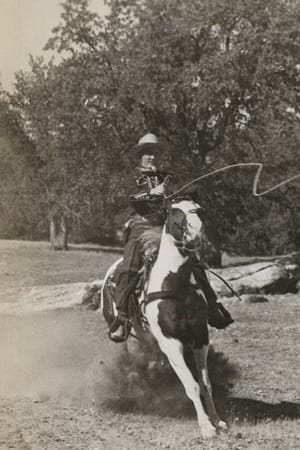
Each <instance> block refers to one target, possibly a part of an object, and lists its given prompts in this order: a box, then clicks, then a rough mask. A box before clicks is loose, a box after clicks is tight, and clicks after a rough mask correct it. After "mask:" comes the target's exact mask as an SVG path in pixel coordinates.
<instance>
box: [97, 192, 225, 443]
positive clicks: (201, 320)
mask: <svg viewBox="0 0 300 450" xmlns="http://www.w3.org/2000/svg"><path fill="white" fill-rule="evenodd" d="M199 210H200V207H199V205H198V204H197V203H195V202H193V201H191V200H177V201H175V202H173V203H172V204H171V206H170V208H169V211H168V216H167V220H166V224H165V226H164V228H163V232H162V235H161V240H160V246H159V252H158V256H157V259H156V261H155V263H154V265H153V267H152V269H151V270H150V273H149V276H148V280H147V281H146V283H145V288H144V292H143V294H142V295H140V298H139V299H138V302H139V304H140V309H141V310H142V311H143V315H144V318H145V319H146V321H147V324H148V325H147V326H148V329H149V331H150V333H151V334H152V335H153V336H154V338H155V339H156V340H157V342H158V345H159V347H160V349H161V350H162V351H163V353H164V354H165V355H166V356H167V358H168V360H169V363H170V365H171V366H172V368H173V369H174V371H175V372H176V374H177V376H178V378H179V379H180V381H181V382H182V384H183V386H184V388H185V391H186V394H187V396H188V397H189V398H190V399H191V400H192V402H193V404H194V406H195V409H196V413H197V418H198V423H199V426H200V431H201V434H202V436H203V437H204V438H211V437H213V436H214V435H215V434H216V431H217V429H218V428H222V429H225V428H226V424H225V423H224V422H223V421H221V420H220V418H219V416H218V414H217V412H216V409H215V406H214V402H213V398H212V390H211V384H210V380H209V376H208V369H207V355H208V349H209V336H208V326H207V308H206V302H205V296H204V293H203V291H202V290H201V288H199V286H198V285H196V282H195V280H194V277H193V275H192V265H193V262H192V259H193V256H194V253H195V252H196V251H198V250H199V248H201V244H202V241H203V234H204V233H203V222H202V221H201V218H200V216H199ZM119 262H120V261H117V262H116V263H115V264H114V265H113V266H112V267H111V268H110V269H109V270H108V272H107V274H106V276H105V279H104V282H103V287H102V298H101V300H102V301H101V307H102V311H103V314H104V317H105V318H106V320H107V322H108V323H111V322H112V320H113V319H114V317H115V315H116V309H115V306H114V305H113V301H112V298H111V297H112V296H111V292H112V291H111V288H110V286H111V279H112V274H113V272H114V270H115V268H116V266H117V264H118V263H119ZM193 285H194V288H193ZM186 347H190V348H191V349H192V353H193V356H194V362H195V365H196V368H197V374H198V377H197V378H198V380H197V381H196V380H195V378H194V376H193V374H192V372H191V370H190V368H189V367H188V366H187V364H186V361H185V358H184V349H185V348H186ZM200 395H201V397H202V398H203V399H204V401H205V404H206V409H207V413H208V415H207V414H206V413H205V411H204V408H203V405H202V402H201V399H200Z"/></svg>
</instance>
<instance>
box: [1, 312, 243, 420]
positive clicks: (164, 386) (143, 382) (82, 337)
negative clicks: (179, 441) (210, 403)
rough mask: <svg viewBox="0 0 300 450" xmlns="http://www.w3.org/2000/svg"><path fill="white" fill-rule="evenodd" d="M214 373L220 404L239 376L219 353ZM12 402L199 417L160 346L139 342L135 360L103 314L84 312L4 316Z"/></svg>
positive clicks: (6, 385)
mask: <svg viewBox="0 0 300 450" xmlns="http://www.w3.org/2000/svg"><path fill="white" fill-rule="evenodd" d="M132 346H134V348H132ZM186 357H187V359H188V358H189V355H186ZM209 367H210V369H211V370H210V373H211V381H212V384H213V389H214V392H215V397H216V400H217V403H218V401H219V404H220V401H223V400H224V399H226V397H227V395H228V393H229V392H230V389H231V387H232V384H233V381H234V379H235V378H236V377H237V374H238V371H237V369H236V368H235V367H233V366H231V365H230V364H229V362H228V361H227V359H226V358H225V357H224V355H222V354H221V353H216V352H214V350H213V349H212V351H211V352H210V355H209ZM12 396H14V397H29V398H31V399H32V400H33V401H34V402H46V401H56V402H60V403H61V404H62V405H64V406H68V405H69V404H70V403H72V404H73V403H76V404H79V405H80V406H84V407H89V406H91V405H93V407H98V408H99V409H101V408H105V407H106V408H109V409H112V410H116V411H124V412H125V411H126V412H127V411H137V410H138V411H141V412H143V413H155V414H159V415H162V416H164V415H168V416H174V417H176V416H177V417H178V416H191V417H194V411H193V407H192V405H191V402H190V401H189V400H188V399H187V397H186V395H185V392H184V390H183V387H182V385H181V384H180V383H179V381H178V379H177V377H176V375H175V374H174V372H173V370H172V369H171V368H170V366H169V364H168V362H167V361H166V358H165V357H164V355H163V354H162V353H161V352H160V351H159V349H158V347H157V346H155V345H152V344H151V345H150V346H141V345H140V344H139V343H137V342H133V343H131V348H130V353H129V354H128V353H126V352H124V351H123V348H122V345H120V344H114V343H112V342H110V341H109V340H108V338H107V336H106V325H105V324H104V321H103V319H102V318H101V316H100V314H98V313H95V312H91V311H86V310H84V311H83V310H82V309H80V308H77V309H69V310H60V311H52V312H47V313H46V312H45V313H36V314H31V315H24V316H4V315H2V316H0V397H12Z"/></svg>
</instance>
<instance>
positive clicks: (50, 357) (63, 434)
mask: <svg viewBox="0 0 300 450" xmlns="http://www.w3.org/2000/svg"><path fill="white" fill-rule="evenodd" d="M30 248H31V247H30ZM34 252H37V253H38V250H37V248H35V247H34ZM14 253H15V248H14ZM25 253H26V252H25ZM5 255H6V260H7V261H10V260H11V256H10V251H7V252H6V253H5ZM26 255H27V256H26V258H25V260H26V268H23V269H22V267H21V266H22V264H23V265H24V263H23V262H22V264H21V263H20V265H19V267H18V271H17V273H18V274H19V277H22V273H23V272H26V273H29V272H30V270H32V273H34V274H35V277H36V278H35V282H34V283H33V282H31V281H30V280H29V278H26V277H25V278H26V279H27V280H29V281H28V282H27V284H28V285H30V282H31V283H32V284H35V285H38V284H39V279H38V265H37V261H36V260H35V262H34V264H35V269H34V270H33V269H30V268H29V267H28V266H30V259H31V258H30V255H29V254H28V253H26ZM47 258H48V256H47ZM55 258H59V256H57V255H56V256H55ZM62 258H64V261H62V263H61V264H62V265H63V267H66V264H69V267H70V271H72V275H71V276H70V282H79V281H88V280H87V279H83V278H81V279H80V278H79V277H80V264H79V265H78V269H76V264H75V260H76V258H77V259H78V258H79V259H80V260H82V258H83V259H84V260H85V259H86V260H87V259H88V257H87V255H81V254H80V255H79V254H78V255H74V254H72V255H70V256H69V258H70V259H72V263H70V260H69V262H68V263H66V261H65V258H68V257H67V256H66V255H63V256H62ZM92 258H94V261H93V264H94V263H95V260H96V255H94V256H93V257H92ZM97 258H102V259H101V260H102V261H103V265H104V266H105V265H106V262H107V261H106V258H107V256H106V255H105V256H103V255H102V256H101V255H97ZM108 258H109V259H110V260H111V259H113V256H109V257H108ZM43 259H44V260H45V254H44V256H43ZM73 260H74V261H73ZM9 264H10V263H9ZM47 264H48V263H47ZM10 267H11V268H12V267H13V266H12V265H10ZM47 267H48V270H49V271H51V264H49V265H48V266H47ZM75 270H77V271H78V273H77V274H76V273H75ZM55 271H56V272H57V273H59V270H58V266H57V264H56V267H55ZM85 271H86V272H88V268H87V267H85ZM9 273H11V274H12V273H13V269H11V270H10V272H9ZM100 275H103V274H100ZM56 276H57V277H58V278H59V276H58V275H56ZM10 277H11V278H10V279H12V278H13V275H10ZM48 277H49V278H51V277H52V279H53V280H54V277H53V274H51V273H49V275H48ZM25 278H24V279H25ZM46 278H47V277H46V275H45V273H43V274H42V282H43V283H44V279H46ZM58 278H57V280H58V281H57V280H56V279H55V280H54V281H53V283H52V284H55V282H58V283H61V282H62V280H61V279H58ZM49 284H50V283H49ZM12 286H14V287H15V284H14V283H11V284H9V283H7V284H6V285H5V289H6V290H7V291H5V292H8V290H9V289H10V287H12ZM3 292H4V291H3V289H2V293H3ZM1 298H3V297H1ZM1 298H0V301H1ZM226 302H227V306H228V308H229V309H230V311H231V312H232V314H233V315H234V317H235V318H236V323H235V324H233V325H232V326H231V327H230V328H229V329H227V330H225V331H216V330H211V338H212V342H213V349H212V351H211V353H210V360H209V363H210V364H209V366H210V373H211V378H212V382H213V388H214V396H215V400H216V404H217V408H218V410H219V412H220V414H221V416H222V417H223V418H224V419H225V420H226V421H227V422H228V424H229V431H228V432H227V433H221V434H219V435H218V436H217V437H216V438H215V439H213V440H212V441H211V442H205V441H203V440H202V439H201V437H200V433H199V430H198V427H197V423H196V419H195V413H194V411H193V408H192V406H191V405H190V402H189V401H188V400H187V399H186V397H185V394H184V392H183V389H182V387H181V386H180V384H179V383H178V382H177V380H176V377H175V376H174V374H173V373H172V372H171V371H170V369H169V368H168V366H167V365H166V364H164V363H163V360H161V366H159V367H156V368H155V369H153V370H149V366H148V363H149V361H150V360H151V355H149V354H144V353H143V352H140V353H137V354H136V355H135V357H134V359H133V360H132V361H130V362H128V361H127V360H126V359H125V358H124V356H123V352H122V347H121V346H119V345H116V344H114V343H111V342H109V341H108V339H107V337H106V325H105V323H104V322H103V319H102V317H101V315H100V314H99V313H97V312H92V311H87V310H86V309H84V308H83V307H72V308H68V309H61V310H52V311H44V312H43V311H41V312H34V313H33V312H32V313H30V312H28V311H27V312H26V313H24V314H23V313H22V314H0V449H1V450H2V449H3V450H6V449H12V448H14V449H18V450H23V449H24V450H25V449H26V450H29V449H30V450H41V449H49V450H50V449H51V450H63V449H68V448H71V449H73V450H96V449H112V450H115V449H137V450H139V449H164V448H169V449H174V450H177V449H178V450H179V449H180V450H184V449H186V450H187V449H209V450H212V449H214V450H215V449H220V450H225V449H228V450H229V449H230V450H232V449H234V450H241V449H250V450H256V449H261V450H273V449H280V450H285V449H295V450H296V449H299V448H300V421H299V419H300V375H299V366H300V364H299V363H300V351H299V350H300V329H299V324H298V320H299V316H300V297H299V295H285V296H269V297H268V302H267V303H257V304H248V303H238V302H237V301H235V300H230V299H229V300H226Z"/></svg>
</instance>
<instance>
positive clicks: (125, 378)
mask: <svg viewBox="0 0 300 450" xmlns="http://www.w3.org/2000/svg"><path fill="white" fill-rule="evenodd" d="M185 357H186V360H187V361H190V355H189V354H186V355H185ZM189 364H190V363H189ZM208 365H209V372H210V374H211V377H210V378H211V383H212V386H213V390H214V393H215V397H216V400H217V402H216V403H217V404H220V406H221V407H222V406H223V405H224V404H226V401H227V399H228V397H229V395H230V392H231V390H232V387H233V385H234V382H235V380H236V379H237V378H238V376H239V369H238V368H237V367H236V366H234V365H233V364H232V363H231V362H230V361H229V360H228V359H227V358H226V357H225V356H224V354H223V353H221V352H216V351H215V350H214V349H213V348H211V349H210V352H209V357H208ZM190 367H191V370H192V372H193V373H195V371H194V367H193V364H190ZM106 375H107V379H109V380H110V384H111V389H109V392H114V396H113V397H110V398H107V399H105V401H103V393H102V390H101V386H100V385H99V390H98V395H97V389H96V398H97V397H98V398H102V401H101V407H103V405H105V406H106V407H108V408H110V409H113V410H115V411H118V412H124V413H125V412H126V413H127V412H142V413H143V414H147V413H148V414H152V413H155V414H156V415H161V416H167V417H191V418H194V417H195V411H194V408H193V405H192V403H191V401H190V400H189V399H188V398H187V396H186V394H185V392H184V389H183V386H182V385H181V383H180V382H179V381H178V379H177V376H176V375H175V373H174V371H173V369H172V368H171V367H170V366H169V364H168V363H167V361H166V359H165V357H164V355H163V354H162V353H161V352H160V351H159V349H158V348H153V347H151V348H149V347H147V348H142V350H141V348H140V350H139V351H136V352H135V353H134V354H133V355H128V354H126V353H124V354H121V355H120V357H119V359H118V361H117V364H116V365H114V366H113V367H110V368H109V369H107V373H106ZM222 409H223V410H224V408H222Z"/></svg>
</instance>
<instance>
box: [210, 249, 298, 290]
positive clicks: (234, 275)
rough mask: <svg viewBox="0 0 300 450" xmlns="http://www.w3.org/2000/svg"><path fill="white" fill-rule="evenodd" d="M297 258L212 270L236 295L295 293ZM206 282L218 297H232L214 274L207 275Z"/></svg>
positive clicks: (292, 256)
mask: <svg viewBox="0 0 300 450" xmlns="http://www.w3.org/2000/svg"><path fill="white" fill-rule="evenodd" d="M297 255H298V254H293V255H289V256H284V257H282V258H278V259H276V260H274V261H266V262H256V263H253V264H247V265H245V266H237V267H227V268H223V269H215V272H216V273H217V274H218V275H220V276H221V277H222V278H224V280H226V281H227V282H228V283H229V284H230V285H231V287H232V288H233V289H234V290H235V291H236V292H237V293H238V294H251V293H253V294H257V293H262V294H286V293H287V292H293V293H295V292H297V288H298V283H299V280H300V261H299V259H298V256H297ZM210 281H211V284H212V286H213V288H214V289H215V290H216V292H217V293H218V294H219V295H220V296H232V295H233V294H232V292H230V290H229V289H228V287H227V286H225V284H224V283H223V282H222V281H221V280H219V279H218V278H217V277H215V276H214V275H210Z"/></svg>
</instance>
